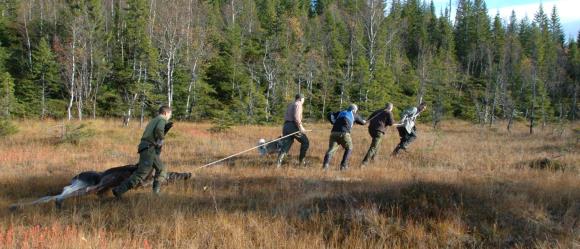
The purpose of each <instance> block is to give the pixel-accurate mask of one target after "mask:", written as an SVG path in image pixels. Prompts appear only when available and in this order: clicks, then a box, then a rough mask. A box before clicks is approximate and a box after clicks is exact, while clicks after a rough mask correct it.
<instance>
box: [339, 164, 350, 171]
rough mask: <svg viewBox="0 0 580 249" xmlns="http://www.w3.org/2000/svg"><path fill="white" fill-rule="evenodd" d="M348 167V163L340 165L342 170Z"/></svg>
mask: <svg viewBox="0 0 580 249" xmlns="http://www.w3.org/2000/svg"><path fill="white" fill-rule="evenodd" d="M347 169H348V165H340V171H345V170H347Z"/></svg>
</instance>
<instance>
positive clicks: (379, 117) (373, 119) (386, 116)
mask: <svg viewBox="0 0 580 249" xmlns="http://www.w3.org/2000/svg"><path fill="white" fill-rule="evenodd" d="M394 123H395V122H394V120H393V113H392V112H390V111H387V110H385V109H380V110H377V111H375V112H373V114H371V116H370V123H369V128H368V129H369V133H370V134H371V136H375V135H376V133H377V132H382V133H383V134H385V132H386V130H387V127H388V126H391V125H393V124H394Z"/></svg>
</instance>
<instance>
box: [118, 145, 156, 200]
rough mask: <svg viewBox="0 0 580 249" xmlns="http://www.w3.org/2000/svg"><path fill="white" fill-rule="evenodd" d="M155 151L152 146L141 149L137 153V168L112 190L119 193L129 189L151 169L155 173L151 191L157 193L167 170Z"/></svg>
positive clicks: (145, 176)
mask: <svg viewBox="0 0 580 249" xmlns="http://www.w3.org/2000/svg"><path fill="white" fill-rule="evenodd" d="M157 152H158V151H157V150H156V149H155V147H154V146H151V147H149V148H147V149H145V150H143V151H141V152H140V153H139V166H138V167H137V170H135V172H133V174H132V175H131V176H130V177H129V178H127V180H125V181H123V182H122V183H121V184H120V185H119V186H117V187H115V189H114V191H115V192H117V193H119V194H123V193H125V192H127V191H129V189H132V188H134V187H135V186H138V185H139V184H141V183H142V182H143V180H145V179H146V178H147V176H149V174H151V171H153V170H155V175H153V191H154V192H156V193H158V192H159V188H160V186H161V183H163V182H164V181H165V180H166V179H167V170H166V169H165V165H163V163H162V162H161V159H160V158H159V153H157Z"/></svg>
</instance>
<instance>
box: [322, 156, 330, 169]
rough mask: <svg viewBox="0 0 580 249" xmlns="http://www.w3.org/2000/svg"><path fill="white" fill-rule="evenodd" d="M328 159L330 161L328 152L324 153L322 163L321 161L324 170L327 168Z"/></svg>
mask: <svg viewBox="0 0 580 249" xmlns="http://www.w3.org/2000/svg"><path fill="white" fill-rule="evenodd" d="M328 161H330V158H329V156H328V154H327V155H324V163H322V170H324V171H326V170H328Z"/></svg>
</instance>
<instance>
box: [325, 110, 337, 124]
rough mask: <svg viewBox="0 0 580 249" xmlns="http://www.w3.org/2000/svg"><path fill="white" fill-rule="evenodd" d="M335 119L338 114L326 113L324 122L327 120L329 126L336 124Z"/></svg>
mask: <svg viewBox="0 0 580 249" xmlns="http://www.w3.org/2000/svg"><path fill="white" fill-rule="evenodd" d="M337 117H338V113H336V112H328V113H327V114H326V120H328V122H330V124H334V122H336V118H337Z"/></svg>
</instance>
